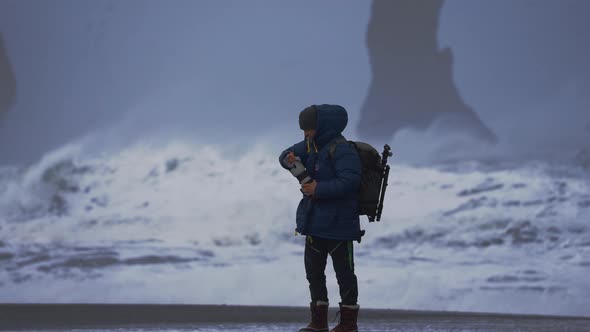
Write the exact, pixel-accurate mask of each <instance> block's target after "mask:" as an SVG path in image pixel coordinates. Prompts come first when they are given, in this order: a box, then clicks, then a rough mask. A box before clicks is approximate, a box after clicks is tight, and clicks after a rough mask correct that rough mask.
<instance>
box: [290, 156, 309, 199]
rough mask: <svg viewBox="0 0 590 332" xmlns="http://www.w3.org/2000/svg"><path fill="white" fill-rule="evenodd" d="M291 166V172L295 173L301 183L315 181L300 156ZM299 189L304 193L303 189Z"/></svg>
mask: <svg viewBox="0 0 590 332" xmlns="http://www.w3.org/2000/svg"><path fill="white" fill-rule="evenodd" d="M290 166H291V168H289V172H291V174H293V176H294V177H295V178H297V180H298V181H299V184H304V183H310V182H313V179H312V178H311V177H310V176H309V174H307V171H306V170H305V166H303V163H302V162H301V159H300V158H299V157H296V158H295V162H293V163H292V164H291V165H290ZM299 190H300V191H301V192H302V193H303V190H301V189H299ZM303 194H305V193H303Z"/></svg>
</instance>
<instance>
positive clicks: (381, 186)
mask: <svg viewBox="0 0 590 332" xmlns="http://www.w3.org/2000/svg"><path fill="white" fill-rule="evenodd" d="M344 143H349V144H351V145H352V146H353V147H354V148H355V150H356V151H357V153H358V154H359V157H360V159H361V167H362V175H361V185H360V188H359V215H361V216H363V215H366V216H367V217H368V218H369V222H373V221H375V219H377V221H380V220H381V212H382V211H383V199H384V198H385V189H386V188H387V179H388V177H389V165H387V157H391V156H392V153H391V152H390V151H391V148H390V147H389V145H387V144H386V145H385V146H384V150H383V155H382V156H381V155H379V152H377V150H375V148H374V147H372V146H371V145H370V144H367V143H363V142H355V141H348V140H346V139H345V138H340V139H337V140H336V141H334V143H333V144H332V145H331V146H330V149H329V150H328V156H329V158H330V159H332V158H334V152H335V151H336V146H337V145H338V144H344Z"/></svg>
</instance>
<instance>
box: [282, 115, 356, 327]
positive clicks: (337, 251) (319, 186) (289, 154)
mask: <svg viewBox="0 0 590 332" xmlns="http://www.w3.org/2000/svg"><path fill="white" fill-rule="evenodd" d="M347 123H348V114H347V113H346V110H345V109H344V108H343V107H342V106H338V105H326V104H324V105H312V106H310V107H307V108H305V109H304V110H303V111H301V113H300V114H299V126H300V128H301V129H302V130H303V131H304V135H305V139H304V140H303V141H301V142H299V143H297V144H295V145H293V146H292V147H290V148H288V149H286V150H285V151H283V153H281V155H280V157H279V162H280V163H281V166H282V167H283V168H285V169H287V170H294V169H297V170H298V172H297V174H299V175H297V177H298V179H299V180H300V181H301V182H302V184H301V192H302V193H303V198H302V199H301V201H300V202H299V206H298V207H297V214H296V223H297V228H296V231H297V232H298V233H300V234H302V235H305V236H306V240H305V254H304V255H305V271H306V276H307V280H308V282H309V290H310V293H311V303H310V309H311V323H309V325H308V326H307V327H305V328H303V329H301V330H300V332H305V331H328V322H327V314H328V292H327V289H326V276H325V273H324V271H325V268H326V261H327V257H328V255H330V256H331V257H332V263H333V265H334V271H335V272H336V279H337V281H338V285H339V288H340V298H341V303H340V317H341V319H340V324H338V326H336V327H335V328H334V329H333V330H332V331H334V332H345V331H346V332H353V331H357V330H358V328H357V315H358V311H359V306H358V304H357V297H358V286H357V278H356V275H355V273H354V255H353V241H359V242H360V239H361V236H362V235H363V232H362V231H361V230H360V223H359V215H358V212H359V207H358V188H359V185H360V181H361V162H360V159H359V156H358V154H357V152H356V150H355V149H354V147H352V146H350V145H349V144H338V145H337V146H336V149H335V150H334V153H333V156H332V157H330V156H329V153H328V150H329V148H330V147H331V146H332V145H333V144H334V142H335V141H336V140H337V139H342V138H343V136H342V131H343V130H344V128H345V127H346V125H347ZM298 165H299V166H298ZM303 167H304V170H301V171H305V174H300V171H299V168H303ZM292 173H293V174H294V175H296V173H295V172H292Z"/></svg>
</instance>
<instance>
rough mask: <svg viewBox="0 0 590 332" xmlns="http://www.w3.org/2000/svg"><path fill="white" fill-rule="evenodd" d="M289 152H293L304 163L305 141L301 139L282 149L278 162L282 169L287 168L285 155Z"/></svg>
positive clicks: (305, 159) (305, 153)
mask: <svg viewBox="0 0 590 332" xmlns="http://www.w3.org/2000/svg"><path fill="white" fill-rule="evenodd" d="M289 152H293V153H295V156H297V157H299V158H300V159H301V162H302V163H303V164H304V165H305V163H306V162H307V150H306V148H305V141H301V142H299V143H297V144H295V145H293V146H291V147H290V148H288V149H286V150H285V151H283V152H282V153H281V155H280V156H279V163H280V164H281V166H282V167H283V168H284V169H287V170H288V169H289V167H288V166H287V161H286V159H285V158H286V157H287V155H288V154H289Z"/></svg>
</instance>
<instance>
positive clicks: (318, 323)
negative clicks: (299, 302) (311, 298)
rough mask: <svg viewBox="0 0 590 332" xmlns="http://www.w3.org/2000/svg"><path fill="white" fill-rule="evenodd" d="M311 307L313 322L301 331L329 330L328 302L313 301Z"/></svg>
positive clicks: (300, 331)
mask: <svg viewBox="0 0 590 332" xmlns="http://www.w3.org/2000/svg"><path fill="white" fill-rule="evenodd" d="M309 309H310V310H311V323H309V324H308V325H307V327H304V328H302V329H301V330H299V332H328V330H329V328H328V302H324V301H317V302H311V303H310V304H309Z"/></svg>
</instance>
